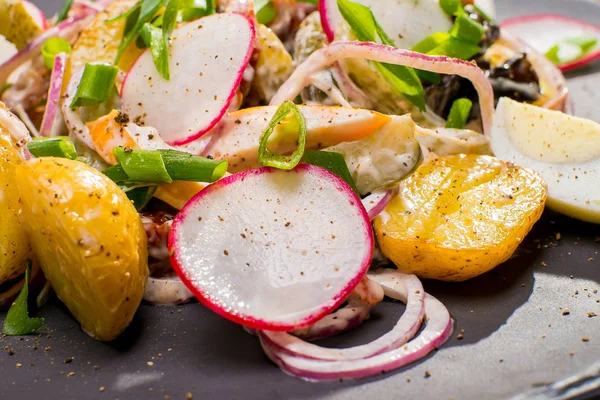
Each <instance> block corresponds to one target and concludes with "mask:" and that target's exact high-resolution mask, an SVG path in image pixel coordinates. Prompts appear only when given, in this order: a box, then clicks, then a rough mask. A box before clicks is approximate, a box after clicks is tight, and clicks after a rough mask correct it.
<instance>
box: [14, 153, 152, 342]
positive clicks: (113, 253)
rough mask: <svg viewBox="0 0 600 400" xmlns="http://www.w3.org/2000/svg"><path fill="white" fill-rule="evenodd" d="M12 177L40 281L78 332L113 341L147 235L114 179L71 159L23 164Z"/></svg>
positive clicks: (132, 293)
mask: <svg viewBox="0 0 600 400" xmlns="http://www.w3.org/2000/svg"><path fill="white" fill-rule="evenodd" d="M16 177H17V180H18V181H19V192H20V194H21V198H22V201H23V204H24V207H23V216H24V221H25V223H26V225H27V227H28V230H29V234H30V240H31V244H32V247H33V250H34V252H35V254H36V255H37V257H38V259H39V261H40V263H41V267H42V270H43V271H44V274H45V275H46V278H47V279H48V281H50V283H51V284H52V287H53V288H54V290H55V291H56V294H57V295H58V297H59V298H60V299H61V301H62V302H63V303H65V305H66V306H67V307H68V308H69V310H70V311H71V313H72V314H73V315H74V316H75V318H76V319H77V320H78V321H79V322H80V323H81V327H82V329H83V330H84V331H85V332H87V333H88V334H89V335H90V336H92V337H94V338H96V339H98V340H102V341H109V340H112V339H114V338H116V337H117V336H118V335H119V334H120V333H121V332H122V331H123V330H124V329H125V328H126V327H127V326H128V325H129V323H130V322H131V320H132V318H133V315H134V314H135V311H136V310H137V308H138V306H139V304H140V302H141V300H142V295H143V293H144V287H145V284H146V280H147V278H148V249H147V238H146V233H145V231H144V228H143V225H142V222H141V219H140V217H139V215H138V213H137V211H136V209H135V207H134V206H133V204H132V203H131V202H130V201H129V199H127V197H126V196H125V193H123V192H122V191H121V190H120V189H119V188H118V187H117V186H116V184H115V183H114V182H112V181H111V180H110V179H108V178H107V177H106V176H104V175H103V174H102V173H101V172H99V171H97V170H95V169H93V168H92V167H89V166H87V165H86V164H84V163H81V162H78V161H72V160H67V159H62V158H52V157H42V158H38V159H35V160H30V161H27V162H25V163H23V164H21V165H20V166H19V167H18V168H17V170H16Z"/></svg>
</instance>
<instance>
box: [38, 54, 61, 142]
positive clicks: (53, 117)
mask: <svg viewBox="0 0 600 400" xmlns="http://www.w3.org/2000/svg"><path fill="white" fill-rule="evenodd" d="M66 65H67V55H66V54H65V53H59V54H57V55H56V57H55V58H54V66H53V67H52V75H51V78H50V87H49V88H48V100H47V102H46V110H45V111H44V117H43V118H42V125H41V128H40V135H41V136H46V137H51V136H57V135H58V133H57V129H58V128H59V127H60V123H61V122H62V115H61V113H60V112H59V107H60V106H59V104H58V103H59V101H60V91H61V89H62V84H63V77H64V75H65V67H66Z"/></svg>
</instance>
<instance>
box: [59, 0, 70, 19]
mask: <svg viewBox="0 0 600 400" xmlns="http://www.w3.org/2000/svg"><path fill="white" fill-rule="evenodd" d="M72 5H73V0H65V2H64V3H63V5H62V7H61V8H60V11H59V12H58V16H57V17H56V23H59V22H62V21H64V20H65V19H67V16H68V15H69V10H70V9H71V6H72Z"/></svg>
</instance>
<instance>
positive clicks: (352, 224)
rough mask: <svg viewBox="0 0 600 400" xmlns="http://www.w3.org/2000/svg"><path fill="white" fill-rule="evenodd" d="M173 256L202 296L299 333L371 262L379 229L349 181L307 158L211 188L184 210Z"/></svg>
mask: <svg viewBox="0 0 600 400" xmlns="http://www.w3.org/2000/svg"><path fill="white" fill-rule="evenodd" d="M169 248H170V253H171V263H172V265H173V267H174V269H175V271H176V272H177V274H178V275H179V277H180V278H181V279H182V280H183V282H184V283H185V284H186V285H187V286H188V288H189V289H190V290H191V291H192V292H193V293H194V294H195V295H196V297H197V298H198V299H199V300H200V302H202V303H204V304H205V305H206V306H208V307H209V308H210V309H212V310H213V311H215V312H217V313H218V314H220V315H222V316H223V317H225V318H228V319H230V320H232V321H235V322H237V323H240V324H242V325H244V326H247V327H251V328H256V329H268V330H273V331H291V330H294V329H300V328H305V327H308V326H310V325H311V324H313V323H315V322H316V321H318V320H319V319H320V318H322V317H323V316H324V315H326V314H328V313H330V312H331V311H333V310H334V309H335V308H336V307H337V306H339V305H340V304H341V303H342V302H343V301H344V299H345V298H346V297H348V295H349V294H350V293H351V292H352V290H354V288H355V287H356V286H357V285H358V284H359V282H360V281H361V279H362V277H363V276H364V274H365V273H366V271H367V269H368V268H369V265H370V262H371V256H372V252H373V233H372V229H371V223H370V221H369V218H368V215H367V213H366V211H365V209H364V207H363V206H362V204H361V202H360V199H359V198H358V197H357V196H356V195H355V194H354V192H353V191H352V189H351V188H350V186H348V184H347V183H346V182H345V181H343V180H342V179H341V178H339V177H337V176H336V175H333V174H332V173H330V172H329V171H327V170H325V169H323V168H320V167H316V166H311V165H299V166H298V167H296V168H295V169H294V170H292V171H281V170H276V169H273V168H260V169H257V170H251V171H245V172H241V173H238V174H235V175H231V176H229V177H226V178H223V179H221V180H220V181H218V182H216V183H214V184H212V185H210V186H208V187H207V188H206V189H204V190H203V191H202V192H200V193H199V194H198V195H197V196H196V197H194V198H193V199H192V200H191V201H190V202H189V203H188V204H187V205H186V207H185V208H184V209H183V210H182V211H181V212H180V213H179V214H178V215H177V217H176V218H175V220H174V222H173V228H172V230H171V234H170V236H169Z"/></svg>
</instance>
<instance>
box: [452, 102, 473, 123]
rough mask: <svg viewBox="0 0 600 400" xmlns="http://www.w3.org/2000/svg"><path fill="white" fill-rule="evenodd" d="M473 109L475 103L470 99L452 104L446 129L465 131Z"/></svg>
mask: <svg viewBox="0 0 600 400" xmlns="http://www.w3.org/2000/svg"><path fill="white" fill-rule="evenodd" d="M472 107H473V102H471V100H469V99H465V98H463V99H458V100H455V101H454V103H452V108H450V114H449V115H448V120H447V121H446V128H454V129H464V127H465V125H466V123H467V119H468V118H469V114H470V113H471V108H472Z"/></svg>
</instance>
